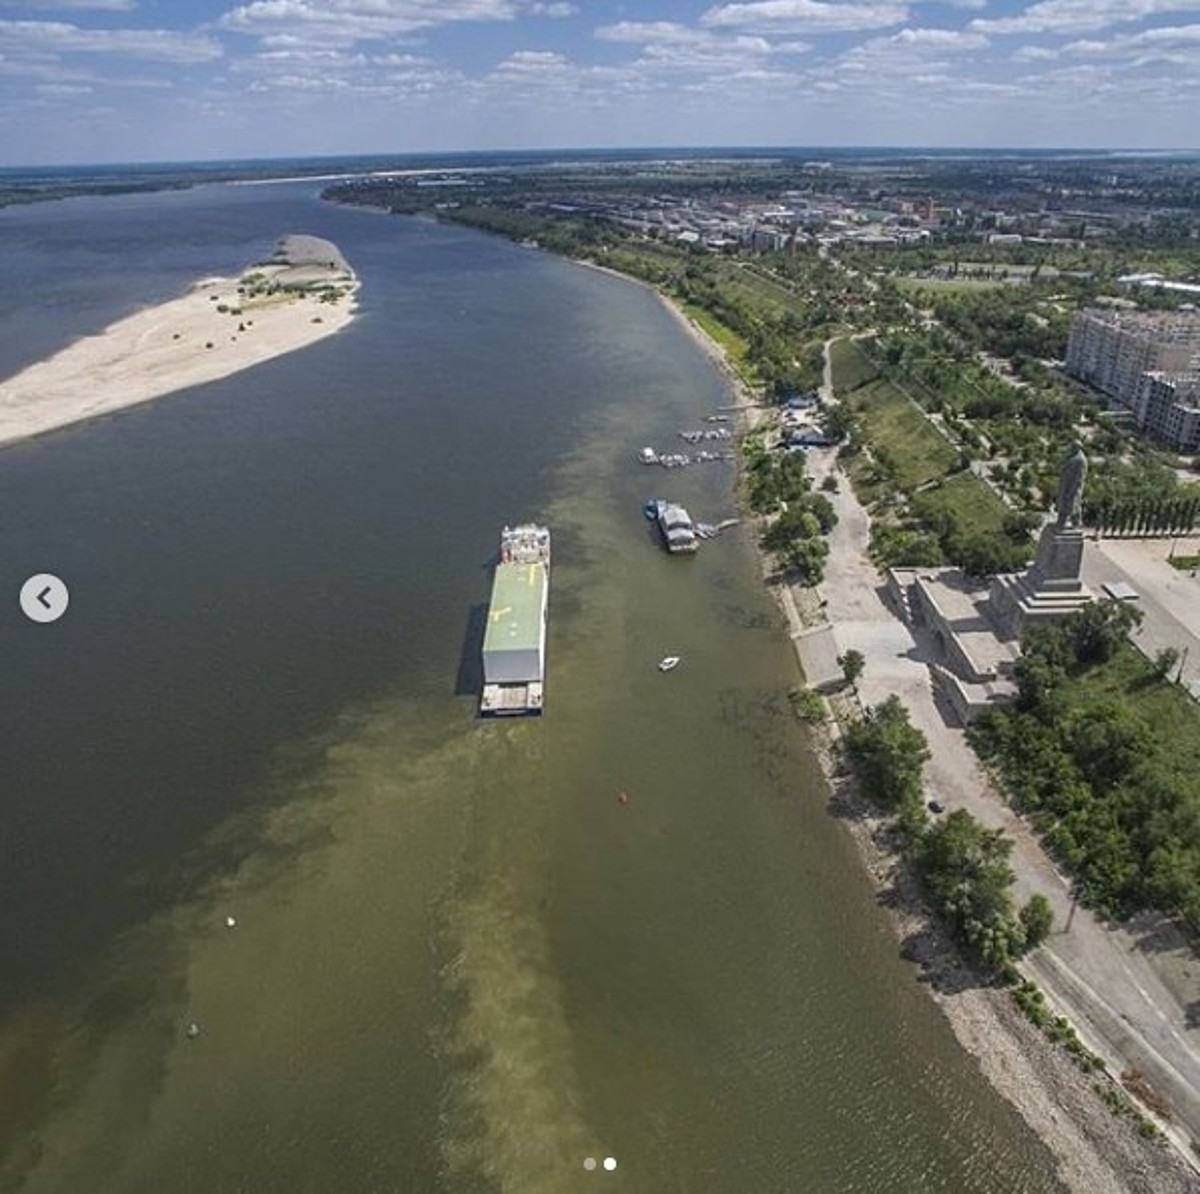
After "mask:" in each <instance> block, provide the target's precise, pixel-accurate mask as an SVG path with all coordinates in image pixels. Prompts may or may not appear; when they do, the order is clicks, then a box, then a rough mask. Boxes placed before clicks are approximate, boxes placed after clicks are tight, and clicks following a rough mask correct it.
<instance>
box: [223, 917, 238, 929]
mask: <svg viewBox="0 0 1200 1194" xmlns="http://www.w3.org/2000/svg"><path fill="white" fill-rule="evenodd" d="M236 924H237V921H236V920H235V919H234V918H233V917H232V916H227V917H225V927H226V928H227V929H232V928H233V927H234V926H235V925H236Z"/></svg>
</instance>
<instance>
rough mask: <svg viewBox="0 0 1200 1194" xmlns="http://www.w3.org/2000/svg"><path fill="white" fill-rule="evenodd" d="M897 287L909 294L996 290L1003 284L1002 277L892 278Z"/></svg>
mask: <svg viewBox="0 0 1200 1194" xmlns="http://www.w3.org/2000/svg"><path fill="white" fill-rule="evenodd" d="M893 281H894V282H895V283H896V286H897V288H898V289H900V290H903V291H905V292H907V293H909V294H916V293H919V292H920V291H923V290H927V291H931V292H934V293H941V294H946V293H952V292H953V291H956V290H958V291H962V290H998V289H1000V287H1002V286H1004V281H1003V280H1002V279H997V280H995V281H992V280H990V279H986V278H910V277H903V276H901V277H898V278H894V279H893Z"/></svg>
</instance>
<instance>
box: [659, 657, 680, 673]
mask: <svg viewBox="0 0 1200 1194" xmlns="http://www.w3.org/2000/svg"><path fill="white" fill-rule="evenodd" d="M681 662H682V661H681V659H680V657H679V656H678V655H664V656H663V657H662V658H661V659H660V660H659V661H658V670H659V671H660V672H672V671H674V670H675V669H676V668H677V667H678V666H679V664H680V663H681Z"/></svg>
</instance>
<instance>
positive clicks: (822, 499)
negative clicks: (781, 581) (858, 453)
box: [743, 440, 837, 586]
mask: <svg viewBox="0 0 1200 1194" xmlns="http://www.w3.org/2000/svg"><path fill="white" fill-rule="evenodd" d="M743 460H744V463H745V484H746V500H747V502H748V503H749V506H750V508H751V509H752V510H753V511H754V512H755V513H756V514H764V515H767V516H769V517H770V519H771V521H770V523H769V525H768V526H767V529H766V530H765V531H764V532H763V537H762V545H763V547H765V548H766V549H767V550H768V551H770V552H772V553H773V554H774V555H775V556H776V558H777V559H778V560H779V562H780V564H781V565H782V566H783V568H784V569H785V570H786V571H787V572H789V573H790V574H791V575H792V577H793V578H794V579H795V580H797V581H798V582H799V583H800V584H802V585H809V586H812V585H817V584H820V583H821V580H822V578H823V576H824V575H825V560H826V558H827V557H828V555H829V543H828V542H827V541H826V539H825V536H826V535H828V534H829V532H830V531H832V530H833V528H834V526H835V525H836V524H837V515H836V514H835V513H834V509H833V503H832V502H831V501H830V500H829V499H828V498H827V497H826V496H825V495H824V494H823V493H817V492H815V491H814V490H813V488H812V481H811V479H810V478H809V476H808V474H807V472H806V471H805V461H804V454H803V453H802V452H768V451H767V450H766V449H765V448H764V447H763V445H762V444H761V443H760V442H758V441H757V440H750V441H747V443H746V445H745V448H744V450H743Z"/></svg>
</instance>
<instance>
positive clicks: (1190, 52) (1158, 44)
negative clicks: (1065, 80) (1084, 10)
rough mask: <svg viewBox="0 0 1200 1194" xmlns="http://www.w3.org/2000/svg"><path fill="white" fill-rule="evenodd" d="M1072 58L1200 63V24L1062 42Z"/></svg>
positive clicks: (1144, 63) (1140, 63) (1138, 63)
mask: <svg viewBox="0 0 1200 1194" xmlns="http://www.w3.org/2000/svg"><path fill="white" fill-rule="evenodd" d="M1062 52H1063V54H1064V55H1070V56H1071V57H1073V58H1111V59H1123V60H1124V61H1125V62H1126V64H1128V65H1130V66H1134V67H1138V66H1148V65H1150V64H1151V63H1164V64H1168V65H1177V66H1200V25H1176V26H1168V27H1160V28H1158V29H1146V30H1143V31H1142V32H1141V33H1132V34H1126V35H1125V36H1123V37H1114V38H1110V39H1109V40H1108V41H1075V42H1071V43H1070V44H1068V45H1065V46H1063V48H1062Z"/></svg>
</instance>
